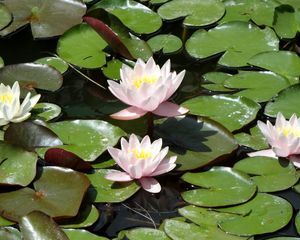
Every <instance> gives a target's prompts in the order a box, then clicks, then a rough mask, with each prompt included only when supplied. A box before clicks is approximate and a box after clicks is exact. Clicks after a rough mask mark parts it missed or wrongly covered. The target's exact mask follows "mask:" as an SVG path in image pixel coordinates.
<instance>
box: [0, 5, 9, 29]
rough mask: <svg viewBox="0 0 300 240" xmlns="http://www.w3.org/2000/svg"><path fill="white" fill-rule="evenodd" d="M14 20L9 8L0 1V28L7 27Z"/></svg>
mask: <svg viewBox="0 0 300 240" xmlns="http://www.w3.org/2000/svg"><path fill="white" fill-rule="evenodd" d="M11 20H12V15H11V13H10V11H9V10H8V8H7V7H6V6H5V5H3V4H1V3H0V30H2V29H3V28H5V27H6V26H7V25H8V24H9V23H10V22H11Z"/></svg>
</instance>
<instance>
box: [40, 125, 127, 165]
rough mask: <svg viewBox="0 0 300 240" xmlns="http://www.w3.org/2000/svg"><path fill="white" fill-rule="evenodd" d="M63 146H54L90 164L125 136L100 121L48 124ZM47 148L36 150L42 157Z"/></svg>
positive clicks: (119, 130)
mask: <svg viewBox="0 0 300 240" xmlns="http://www.w3.org/2000/svg"><path fill="white" fill-rule="evenodd" d="M47 127H49V129H51V130H52V131H53V132H54V133H56V134H57V136H58V137H59V138H60V140H61V141H62V142H63V143H64V145H61V146H56V148H62V149H65V150H67V151H69V152H72V153H75V154H76V155H77V156H79V157H80V158H82V159H83V160H85V161H88V162H91V161H94V160H95V159H96V158H97V157H99V156H100V155H101V154H102V153H103V152H104V151H106V148H107V147H108V146H114V145H116V144H117V142H118V141H119V138H120V137H122V136H124V135H125V132H124V131H123V130H121V129H120V128H118V127H116V126H113V125H111V124H109V123H108V122H104V121H101V120H73V121H62V122H56V123H49V124H48V125H47ZM48 149H49V148H39V149H36V151H37V152H38V154H39V155H40V156H41V157H43V156H44V154H45V152H46V151H47V150H48Z"/></svg>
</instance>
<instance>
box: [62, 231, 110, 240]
mask: <svg viewBox="0 0 300 240" xmlns="http://www.w3.org/2000/svg"><path fill="white" fill-rule="evenodd" d="M64 232H65V233H66V234H67V236H68V238H69V239H70V240H83V239H85V240H109V239H108V238H106V237H100V236H97V235H95V234H92V233H90V232H88V231H86V230H83V229H80V230H79V229H64Z"/></svg>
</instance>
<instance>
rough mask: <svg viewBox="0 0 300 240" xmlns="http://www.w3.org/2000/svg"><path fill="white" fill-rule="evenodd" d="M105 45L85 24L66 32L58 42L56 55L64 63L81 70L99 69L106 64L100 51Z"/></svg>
mask: <svg viewBox="0 0 300 240" xmlns="http://www.w3.org/2000/svg"><path fill="white" fill-rule="evenodd" d="M106 46H107V43H106V42H105V41H104V40H103V39H102V38H101V37H100V36H99V35H98V34H97V32H95V30H93V29H92V28H91V27H90V26H89V25H87V24H80V25H77V26H75V27H73V28H71V29H69V30H68V31H66V32H65V33H64V34H63V35H62V36H61V37H60V38H59V40H58V44H57V49H56V51H57V53H58V55H59V56H60V57H61V58H62V59H64V60H65V61H67V62H69V63H71V64H74V65H76V66H78V67H83V68H99V67H101V66H103V65H104V64H105V63H106V57H105V53H104V52H103V51H102V50H103V49H104V48H105V47H106Z"/></svg>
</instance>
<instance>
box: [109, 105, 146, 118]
mask: <svg viewBox="0 0 300 240" xmlns="http://www.w3.org/2000/svg"><path fill="white" fill-rule="evenodd" d="M146 113H147V112H146V111H144V110H142V109H140V108H137V107H128V108H126V109H124V110H121V111H119V112H117V113H114V114H111V115H110V117H111V118H114V119H118V120H132V119H137V118H140V117H142V116H144V115H145V114H146Z"/></svg>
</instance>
